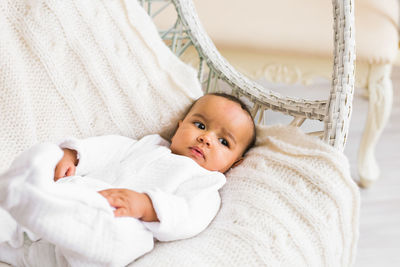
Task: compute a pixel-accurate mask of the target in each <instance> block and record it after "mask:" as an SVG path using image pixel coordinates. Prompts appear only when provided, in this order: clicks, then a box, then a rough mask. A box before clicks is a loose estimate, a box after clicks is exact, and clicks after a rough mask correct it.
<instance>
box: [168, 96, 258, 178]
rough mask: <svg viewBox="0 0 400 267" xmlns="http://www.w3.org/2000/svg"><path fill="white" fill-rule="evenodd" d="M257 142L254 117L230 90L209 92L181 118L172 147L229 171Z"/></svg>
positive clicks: (215, 168)
mask: <svg viewBox="0 0 400 267" xmlns="http://www.w3.org/2000/svg"><path fill="white" fill-rule="evenodd" d="M254 142H255V125H254V121H253V119H252V117H251V114H250V112H249V110H248V109H247V107H246V106H245V105H244V104H243V102H241V101H240V100H239V99H237V98H235V97H233V96H230V95H227V94H207V95H205V96H203V97H201V98H199V99H198V100H197V101H196V102H195V103H194V104H193V105H192V107H191V108H190V110H189V112H188V113H187V114H186V116H185V118H184V119H183V120H180V121H179V124H178V129H177V130H176V132H175V134H174V136H173V137H172V141H171V151H172V152H173V153H175V154H178V155H183V156H187V157H190V158H192V159H193V160H195V161H196V162H197V163H198V164H199V165H200V166H202V167H203V168H205V169H207V170H210V171H219V172H222V173H225V172H226V171H227V170H229V169H230V168H231V167H235V166H237V165H239V164H240V163H241V162H242V160H243V156H244V154H245V153H246V152H247V150H248V149H250V148H251V147H252V146H253V145H254Z"/></svg>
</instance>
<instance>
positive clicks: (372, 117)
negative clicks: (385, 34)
mask: <svg viewBox="0 0 400 267" xmlns="http://www.w3.org/2000/svg"><path fill="white" fill-rule="evenodd" d="M391 70H392V66H391V65H390V64H385V65H371V71H370V75H369V77H368V97H369V107H368V117H367V123H366V125H365V129H364V134H363V137H362V140H361V144H360V149H359V153H358V173H359V175H360V186H362V187H369V186H370V185H371V184H372V183H373V182H374V181H376V180H377V179H378V178H379V175H380V170H379V166H378V163H377V162H376V159H375V146H376V143H377V141H378V139H379V136H380V135H381V133H382V130H383V128H384V127H385V125H386V123H387V121H388V119H389V116H390V112H391V109H392V102H393V87H392V81H391V79H390V74H391Z"/></svg>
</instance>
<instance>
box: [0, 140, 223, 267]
mask: <svg viewBox="0 0 400 267" xmlns="http://www.w3.org/2000/svg"><path fill="white" fill-rule="evenodd" d="M60 147H61V148H70V149H74V150H76V151H78V158H79V164H78V166H77V168H76V174H75V176H71V177H66V178H62V179H60V180H58V181H57V182H56V183H54V182H53V176H54V168H55V165H56V164H57V163H58V161H59V160H60V158H61V157H62V155H63V153H62V150H61V149H60ZM225 181H226V180H225V176H224V175H223V174H222V173H219V172H213V171H208V170H206V169H204V168H202V167H201V166H200V165H198V164H197V163H196V162H195V161H194V160H192V159H190V158H188V157H185V156H180V155H175V154H172V153H171V150H170V149H169V143H168V142H167V141H165V140H164V139H162V138H161V137H160V136H159V135H149V136H146V137H144V138H142V139H140V140H139V141H136V140H132V139H130V138H127V137H122V136H116V135H110V136H99V137H92V138H88V139H84V140H78V139H74V138H70V139H66V140H63V141H61V142H60V144H59V146H57V145H54V144H40V145H37V146H35V147H33V148H31V149H30V150H28V151H26V152H24V153H23V154H22V155H21V156H19V157H18V158H17V159H16V160H15V161H14V162H13V164H12V166H11V168H10V169H9V170H8V171H7V172H5V173H4V174H2V175H1V176H0V206H1V207H2V208H3V209H4V210H1V208H0V227H1V228H0V260H2V261H9V262H10V263H13V264H16V265H29V264H30V263H29V261H30V259H31V260H32V259H33V257H34V256H32V255H31V254H35V253H41V252H40V249H38V248H37V247H38V246H36V247H35V246H32V244H33V245H34V244H35V243H36V242H42V243H43V242H46V243H48V244H51V246H54V248H55V255H56V261H57V265H59V266H62V265H64V264H65V265H66V264H67V263H66V262H68V264H69V265H71V266H124V265H126V264H128V263H129V262H131V261H133V260H134V259H136V258H138V257H139V256H141V255H143V254H144V253H146V252H148V251H150V250H151V249H152V248H153V245H154V244H153V237H154V238H156V239H158V240H160V241H172V240H178V239H183V238H189V237H192V236H194V235H196V234H198V233H200V232H201V231H202V230H204V229H205V228H206V227H207V225H208V224H209V223H210V222H211V220H212V219H213V218H214V216H215V215H216V213H217V211H218V209H219V206H220V197H219V193H218V190H219V189H220V188H221V187H222V186H223V184H224V183H225ZM106 188H127V189H131V190H134V191H137V192H140V193H147V194H148V195H149V197H150V198H151V201H152V203H153V206H154V209H155V211H156V213H157V217H158V219H159V222H143V221H140V220H137V219H135V218H131V217H114V215H113V208H112V207H110V205H109V204H108V202H107V200H106V199H105V198H103V197H102V196H101V195H100V194H98V193H97V191H99V190H102V189H106ZM9 215H11V217H12V218H11V217H10V216H9ZM22 226H23V227H22ZM3 229H6V230H3ZM24 231H25V232H27V234H28V236H29V237H30V239H31V240H33V241H36V242H33V243H32V242H31V243H32V244H30V245H29V246H30V247H31V246H32V247H33V248H34V249H33V250H32V251H31V252H30V253H27V252H26V249H25V252H23V249H21V248H22V247H23V246H24V245H23V243H24V239H23V237H22V233H23V232H24ZM37 237H41V240H39V239H38V238H37ZM25 239H26V238H25ZM26 243H27V242H26V241H25V247H26ZM41 247H43V244H41ZM47 249H48V248H47ZM10 251H15V252H16V253H15V254H14V255H12V253H11V252H10ZM23 254H25V256H22V255H23ZM27 254H30V255H28V256H27ZM10 255H12V256H10ZM29 257H30V259H29ZM35 260H37V259H36V258H35ZM63 262H64V264H63Z"/></svg>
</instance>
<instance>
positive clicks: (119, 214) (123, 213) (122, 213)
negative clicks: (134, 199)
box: [114, 208, 129, 217]
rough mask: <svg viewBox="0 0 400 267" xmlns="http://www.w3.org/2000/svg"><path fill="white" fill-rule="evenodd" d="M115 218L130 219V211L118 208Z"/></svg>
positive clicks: (115, 211)
mask: <svg viewBox="0 0 400 267" xmlns="http://www.w3.org/2000/svg"><path fill="white" fill-rule="evenodd" d="M114 216H115V217H128V216H129V213H128V210H127V209H125V208H116V209H115V210H114Z"/></svg>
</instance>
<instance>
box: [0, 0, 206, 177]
mask: <svg viewBox="0 0 400 267" xmlns="http://www.w3.org/2000/svg"><path fill="white" fill-rule="evenodd" d="M196 75H197V74H196V72H195V71H194V70H193V69H192V68H190V67H188V66H187V65H185V64H183V63H182V62H181V61H180V60H179V59H178V58H177V57H176V56H175V55H173V54H172V52H171V51H170V50H169V48H168V47H167V46H166V45H164V43H163V42H162V40H161V39H160V37H159V35H158V32H157V30H156V28H155V26H154V25H153V23H152V21H151V19H150V18H149V17H148V16H147V14H146V12H145V11H144V10H143V9H142V8H141V7H140V5H139V4H138V2H137V1H135V0H93V1H80V0H62V1H57V0H2V1H0V125H1V127H0V147H1V150H0V172H1V171H3V170H4V169H5V168H6V167H8V166H9V165H10V164H11V161H12V160H13V158H14V157H15V156H16V155H17V154H18V153H19V152H21V151H23V150H25V149H27V148H28V147H30V146H32V145H33V144H35V143H37V142H43V141H57V140H58V139H59V138H61V137H64V136H76V137H88V136H94V135H102V134H112V133H114V134H120V135H125V136H129V137H132V138H135V139H139V138H141V137H143V136H144V135H147V134H153V133H159V134H161V135H162V136H163V137H169V136H170V135H171V132H172V131H173V129H174V127H175V126H176V125H177V120H178V118H180V117H182V115H183V114H184V112H185V109H186V108H187V107H188V106H189V105H190V104H191V102H192V101H193V100H194V99H196V98H198V97H199V96H200V95H201V94H202V92H201V88H200V84H199V82H198V81H197V78H196Z"/></svg>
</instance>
